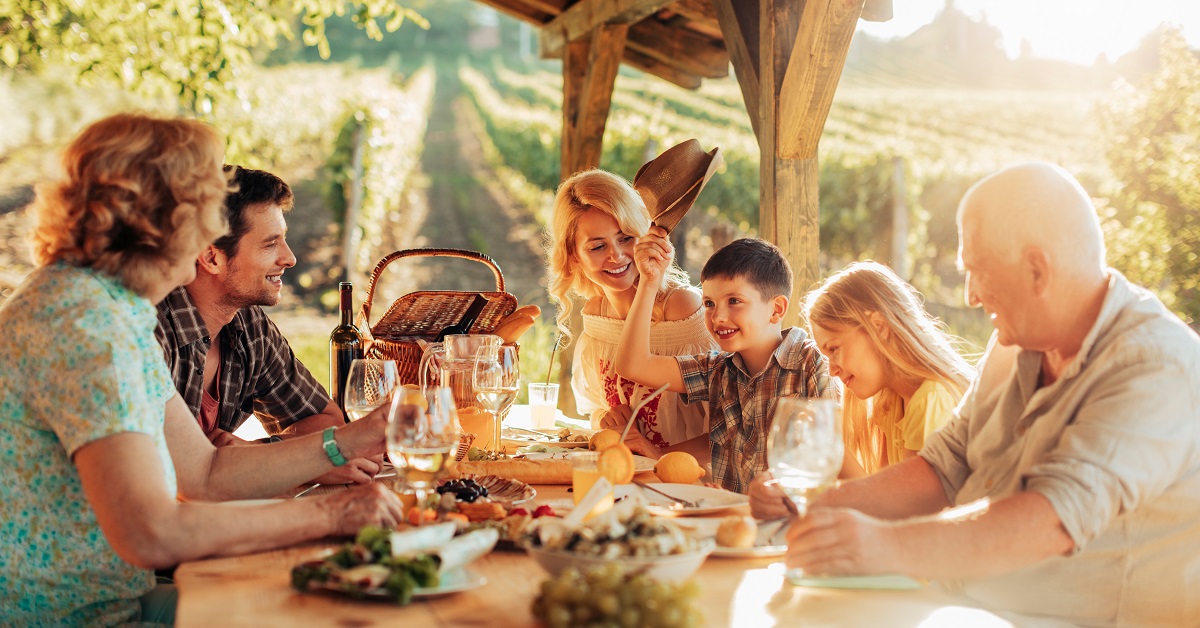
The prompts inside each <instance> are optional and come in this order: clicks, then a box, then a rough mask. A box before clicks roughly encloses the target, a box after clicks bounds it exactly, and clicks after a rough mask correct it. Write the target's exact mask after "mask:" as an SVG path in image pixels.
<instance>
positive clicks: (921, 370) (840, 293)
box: [804, 262, 974, 473]
mask: <svg viewBox="0 0 1200 628" xmlns="http://www.w3.org/2000/svg"><path fill="white" fill-rule="evenodd" d="M804 309H805V316H806V317H807V319H808V324H809V330H810V331H811V330H812V327H813V326H814V325H816V326H820V327H822V328H825V329H828V330H831V331H843V330H847V329H855V328H857V329H861V330H862V331H863V332H864V333H866V335H867V337H868V338H870V339H871V343H872V344H873V345H874V347H875V350H876V351H878V352H879V355H880V356H881V357H882V358H883V362H884V364H883V368H884V374H885V376H887V377H894V378H902V379H910V380H922V381H923V380H933V381H936V382H939V383H941V384H942V385H944V386H946V387H947V388H948V389H950V390H951V391H953V392H954V393H955V394H957V395H962V393H963V392H965V391H966V389H967V385H968V384H969V383H970V381H971V378H972V377H974V369H972V368H971V366H970V365H969V364H968V363H967V361H966V360H965V359H964V358H963V357H962V355H960V354H959V352H958V351H957V350H955V346H956V345H959V344H961V341H959V340H958V339H957V338H954V337H953V336H951V335H950V334H949V333H948V332H947V331H946V328H945V325H944V324H943V323H942V322H941V321H939V320H937V319H935V318H934V317H933V316H931V315H930V314H929V312H927V311H925V308H924V306H922V305H921V295H920V293H919V292H917V291H916V289H915V288H913V287H912V286H910V285H909V284H908V283H907V282H905V281H904V280H903V279H900V277H898V276H897V275H896V273H894V272H893V271H892V269H890V268H888V267H887V266H884V265H883V264H879V263H876V262H855V263H853V264H850V265H849V266H847V267H846V268H845V269H843V270H842V271H840V272H838V273H837V274H835V275H833V276H832V277H830V278H829V279H826V280H825V283H823V284H821V287H820V288H817V289H816V290H813V291H812V292H810V293H809V294H808V296H807V297H806V298H805V307H804ZM872 315H878V316H879V318H880V319H881V320H882V322H883V328H886V330H887V332H888V333H886V334H883V333H881V331H882V330H881V329H879V328H877V327H876V325H875V324H873V323H872V318H871V317H872ZM885 336H886V337H885ZM901 404H902V400H901V398H900V395H898V394H897V393H896V392H894V391H893V390H891V389H890V388H886V387H885V388H884V389H883V390H881V391H879V392H878V393H876V394H875V395H874V396H873V397H871V398H870V399H859V398H858V397H856V396H855V395H854V393H852V392H850V390H849V389H846V390H844V391H843V393H842V416H843V436H844V440H845V444H846V453H847V455H852V456H854V457H855V459H857V460H858V462H859V464H860V465H862V467H863V469H864V470H866V471H867V473H875V472H876V471H878V470H879V468H880V458H881V451H882V433H881V432H880V431H879V428H878V427H877V426H876V425H874V424H873V422H872V420H871V419H872V417H876V416H882V415H883V413H885V412H898V411H899V409H900V406H901ZM889 462H892V463H894V462H896V461H894V460H893V461H889Z"/></svg>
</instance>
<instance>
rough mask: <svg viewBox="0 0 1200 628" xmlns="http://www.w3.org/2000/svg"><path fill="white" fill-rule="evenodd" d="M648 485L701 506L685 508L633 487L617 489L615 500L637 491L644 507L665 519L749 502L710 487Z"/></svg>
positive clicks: (704, 513)
mask: <svg viewBox="0 0 1200 628" xmlns="http://www.w3.org/2000/svg"><path fill="white" fill-rule="evenodd" d="M650 486H653V487H654V488H656V489H658V490H660V491H662V492H664V493H666V494H667V495H670V496H672V497H678V498H680V499H686V500H689V501H693V502H698V503H699V504H700V505H699V507H697V508H684V507H682V506H679V505H678V504H676V502H673V501H671V500H670V499H667V498H666V497H663V496H662V495H659V494H658V493H655V492H654V491H648V490H646V489H643V488H642V487H640V486H637V485H635V484H628V485H622V486H618V487H617V490H616V494H617V497H624V496H626V495H631V494H633V493H634V492H637V493H638V494H640V495H641V496H642V498H643V499H645V500H646V508H647V509H648V510H649V511H650V512H652V513H654V514H656V515H663V516H666V517H675V516H680V515H706V514H710V513H714V512H720V511H722V510H726V509H728V508H737V507H739V506H746V505H748V504H749V503H750V498H749V497H747V496H745V495H742V494H740V493H734V492H731V491H725V490H722V489H719V488H709V487H707V486H700V485H699V484H651V485H650Z"/></svg>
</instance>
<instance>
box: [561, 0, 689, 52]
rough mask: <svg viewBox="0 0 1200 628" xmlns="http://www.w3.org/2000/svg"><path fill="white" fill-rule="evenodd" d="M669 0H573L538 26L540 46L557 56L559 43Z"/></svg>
mask: <svg viewBox="0 0 1200 628" xmlns="http://www.w3.org/2000/svg"><path fill="white" fill-rule="evenodd" d="M671 2H672V0H583V1H581V2H576V3H575V4H574V5H573V6H571V8H569V9H567V10H566V11H565V12H563V14H562V15H560V16H558V17H556V18H554V20H553V21H551V22H550V23H549V24H546V26H545V28H544V29H543V30H542V43H541V46H542V50H543V51H549V54H551V55H553V56H557V55H555V54H554V51H557V50H561V49H562V47H563V44H565V43H566V42H569V41H575V40H576V39H579V38H580V37H583V36H585V35H587V34H589V33H592V32H593V31H595V30H596V28H598V27H600V26H602V25H604V24H631V23H633V22H637V21H639V20H641V19H642V18H644V17H646V16H648V15H652V14H654V13H657V12H658V11H660V10H661V9H662V8H663V7H664V6H666V5H668V4H671Z"/></svg>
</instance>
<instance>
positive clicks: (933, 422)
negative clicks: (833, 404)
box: [875, 379, 961, 468]
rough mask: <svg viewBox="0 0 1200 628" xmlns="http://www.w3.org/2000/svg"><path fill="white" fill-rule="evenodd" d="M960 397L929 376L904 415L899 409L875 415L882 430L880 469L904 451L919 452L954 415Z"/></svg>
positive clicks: (893, 462) (907, 404)
mask: <svg viewBox="0 0 1200 628" xmlns="http://www.w3.org/2000/svg"><path fill="white" fill-rule="evenodd" d="M960 396H961V395H957V394H955V393H954V392H952V391H951V390H950V389H949V388H946V386H945V385H943V384H941V383H940V382H937V381H934V380H932V379H927V380H925V381H924V382H923V383H922V384H921V386H920V387H919V388H917V391H916V392H915V393H913V396H912V399H910V400H909V402H908V403H906V404H904V414H903V416H899V417H898V416H897V415H898V414H900V413H898V412H881V413H880V415H879V416H876V417H875V424H876V425H877V426H878V427H879V429H880V431H881V432H882V433H883V460H882V461H881V463H882V464H881V465H880V466H881V468H882V467H886V466H888V465H892V464H896V463H897V462H900V461H901V460H903V459H904V456H903V455H902V454H904V450H911V451H920V449H921V447H923V446H924V445H925V438H926V437H927V436H929V435H930V434H932V433H934V432H936V431H938V430H939V429H941V427H942V426H943V425H945V424H946V423H948V422H949V421H950V418H951V417H953V416H954V407H955V406H957V405H958V401H959V398H960Z"/></svg>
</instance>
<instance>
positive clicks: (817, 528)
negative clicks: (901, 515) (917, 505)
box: [787, 507, 904, 576]
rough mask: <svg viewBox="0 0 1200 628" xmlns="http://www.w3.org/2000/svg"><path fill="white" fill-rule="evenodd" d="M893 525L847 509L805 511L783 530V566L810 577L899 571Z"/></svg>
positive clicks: (819, 508) (902, 569)
mask: <svg viewBox="0 0 1200 628" xmlns="http://www.w3.org/2000/svg"><path fill="white" fill-rule="evenodd" d="M896 529H897V528H896V525H895V524H892V523H888V522H886V521H881V520H879V519H875V518H874V517H870V516H867V515H864V514H863V513H861V512H859V511H857V510H851V509H849V508H821V507H815V508H813V509H811V510H809V512H808V515H807V516H805V517H801V518H799V519H795V520H793V521H792V523H791V525H790V526H789V527H788V531H787V544H788V552H787V565H788V567H799V568H801V569H803V570H804V572H805V573H807V574H812V575H814V576H858V575H871V574H883V573H902V572H903V571H904V565H901V564H899V562H900V561H899V560H898V559H897V557H898V555H899V552H898V551H897V550H898V539H897V536H896V534H895V532H896Z"/></svg>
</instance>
